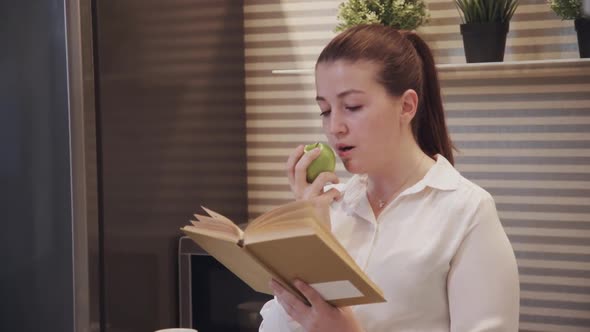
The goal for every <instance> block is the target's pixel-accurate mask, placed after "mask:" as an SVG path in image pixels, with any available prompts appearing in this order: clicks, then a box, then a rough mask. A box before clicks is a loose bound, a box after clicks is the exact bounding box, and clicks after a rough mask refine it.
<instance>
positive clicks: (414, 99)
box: [400, 89, 418, 123]
mask: <svg viewBox="0 0 590 332" xmlns="http://www.w3.org/2000/svg"><path fill="white" fill-rule="evenodd" d="M400 102H401V103H402V113H401V114H400V116H401V119H402V121H403V122H405V123H410V122H412V119H413V118H414V116H416V112H417V111H418V94H417V93H416V91H414V90H412V89H409V90H406V92H404V93H403V94H402V96H401V98H400Z"/></svg>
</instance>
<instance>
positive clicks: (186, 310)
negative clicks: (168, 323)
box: [178, 236, 272, 332]
mask: <svg viewBox="0 0 590 332" xmlns="http://www.w3.org/2000/svg"><path fill="white" fill-rule="evenodd" d="M178 276H179V283H178V286H179V287H178V292H179V297H178V298H179V306H178V308H179V314H180V315H179V316H180V317H179V318H180V327H186V328H193V329H196V330H198V331H199V332H254V331H258V328H259V326H260V323H261V322H262V317H261V316H260V309H261V308H262V306H263V305H264V303H266V302H267V301H269V300H271V299H272V296H270V295H267V294H262V293H258V292H256V291H254V290H253V289H252V288H250V286H248V285H247V284H246V283H244V282H243V281H242V280H241V279H239V278H238V277H236V276H235V275H234V274H233V273H232V272H231V271H229V270H228V269H227V268H226V267H224V266H223V265H222V264H221V263H219V262H218V261H217V260H215V258H213V257H212V256H210V255H209V254H207V252H205V251H204V250H203V249H201V248H200V247H199V246H198V245H197V244H196V243H194V242H193V241H192V240H191V239H190V238H189V237H187V236H183V237H181V238H180V239H179V245H178Z"/></svg>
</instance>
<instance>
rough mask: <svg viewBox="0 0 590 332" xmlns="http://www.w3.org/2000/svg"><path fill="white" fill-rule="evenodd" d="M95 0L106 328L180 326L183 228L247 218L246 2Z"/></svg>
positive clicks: (142, 329) (127, 329) (98, 146)
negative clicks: (203, 214) (198, 221)
mask: <svg viewBox="0 0 590 332" xmlns="http://www.w3.org/2000/svg"><path fill="white" fill-rule="evenodd" d="M96 3H97V8H96V9H97V11H96V27H97V30H96V31H97V40H96V44H95V47H96V52H95V55H96V59H97V61H98V70H97V74H98V78H97V79H98V81H97V87H98V90H97V101H98V106H97V114H98V118H97V119H98V122H97V128H98V129H97V132H98V142H97V143H98V145H97V149H98V156H99V158H98V164H99V169H98V173H99V180H100V181H99V184H98V187H99V193H100V196H99V201H100V211H101V212H100V214H101V215H100V219H101V224H102V234H103V247H104V274H103V278H104V293H103V294H104V300H105V302H104V303H105V307H104V310H105V311H104V313H105V319H106V327H107V329H106V331H109V332H110V331H113V332H114V331H137V332H145V331H153V330H156V329H157V328H164V327H173V326H176V324H177V320H178V317H177V310H178V302H177V301H178V299H177V280H178V276H177V273H176V269H177V240H178V238H179V236H180V235H181V232H180V230H179V228H180V227H181V226H184V225H186V224H187V223H188V220H189V219H190V218H191V216H192V213H195V212H198V211H199V206H200V205H205V206H207V207H211V208H213V209H215V210H218V211H220V212H224V213H226V214H227V215H228V216H229V217H230V218H232V219H234V220H237V221H245V220H246V218H247V214H246V169H245V165H246V159H245V128H244V126H245V116H244V58H243V47H244V45H243V28H242V25H243V12H242V3H241V2H240V1H235V0H225V1H219V0H203V1H192V0H171V1H165V2H163V1H155V0H149V1H146V0H126V1H120V0H105V1H98V2H96Z"/></svg>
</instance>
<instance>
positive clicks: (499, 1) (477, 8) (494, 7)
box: [455, 0, 519, 23]
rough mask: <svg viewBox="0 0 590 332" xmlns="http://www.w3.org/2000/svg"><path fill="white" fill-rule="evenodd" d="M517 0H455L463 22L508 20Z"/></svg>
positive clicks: (516, 5) (498, 21)
mask: <svg viewBox="0 0 590 332" xmlns="http://www.w3.org/2000/svg"><path fill="white" fill-rule="evenodd" d="M518 2H519V0H455V5H457V9H458V10H459V15H461V20H462V21H463V23H492V22H496V23H505V22H509V21H510V19H512V16H513V15H514V12H515V11H516V8H517V7H518Z"/></svg>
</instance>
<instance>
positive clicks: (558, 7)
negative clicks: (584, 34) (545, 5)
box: [548, 0, 582, 20]
mask: <svg viewBox="0 0 590 332" xmlns="http://www.w3.org/2000/svg"><path fill="white" fill-rule="evenodd" d="M548 2H549V5H550V6H551V9H553V11H554V12H555V13H556V14H557V15H558V16H559V17H561V18H562V19H563V20H574V19H577V18H581V17H582V0H548Z"/></svg>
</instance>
